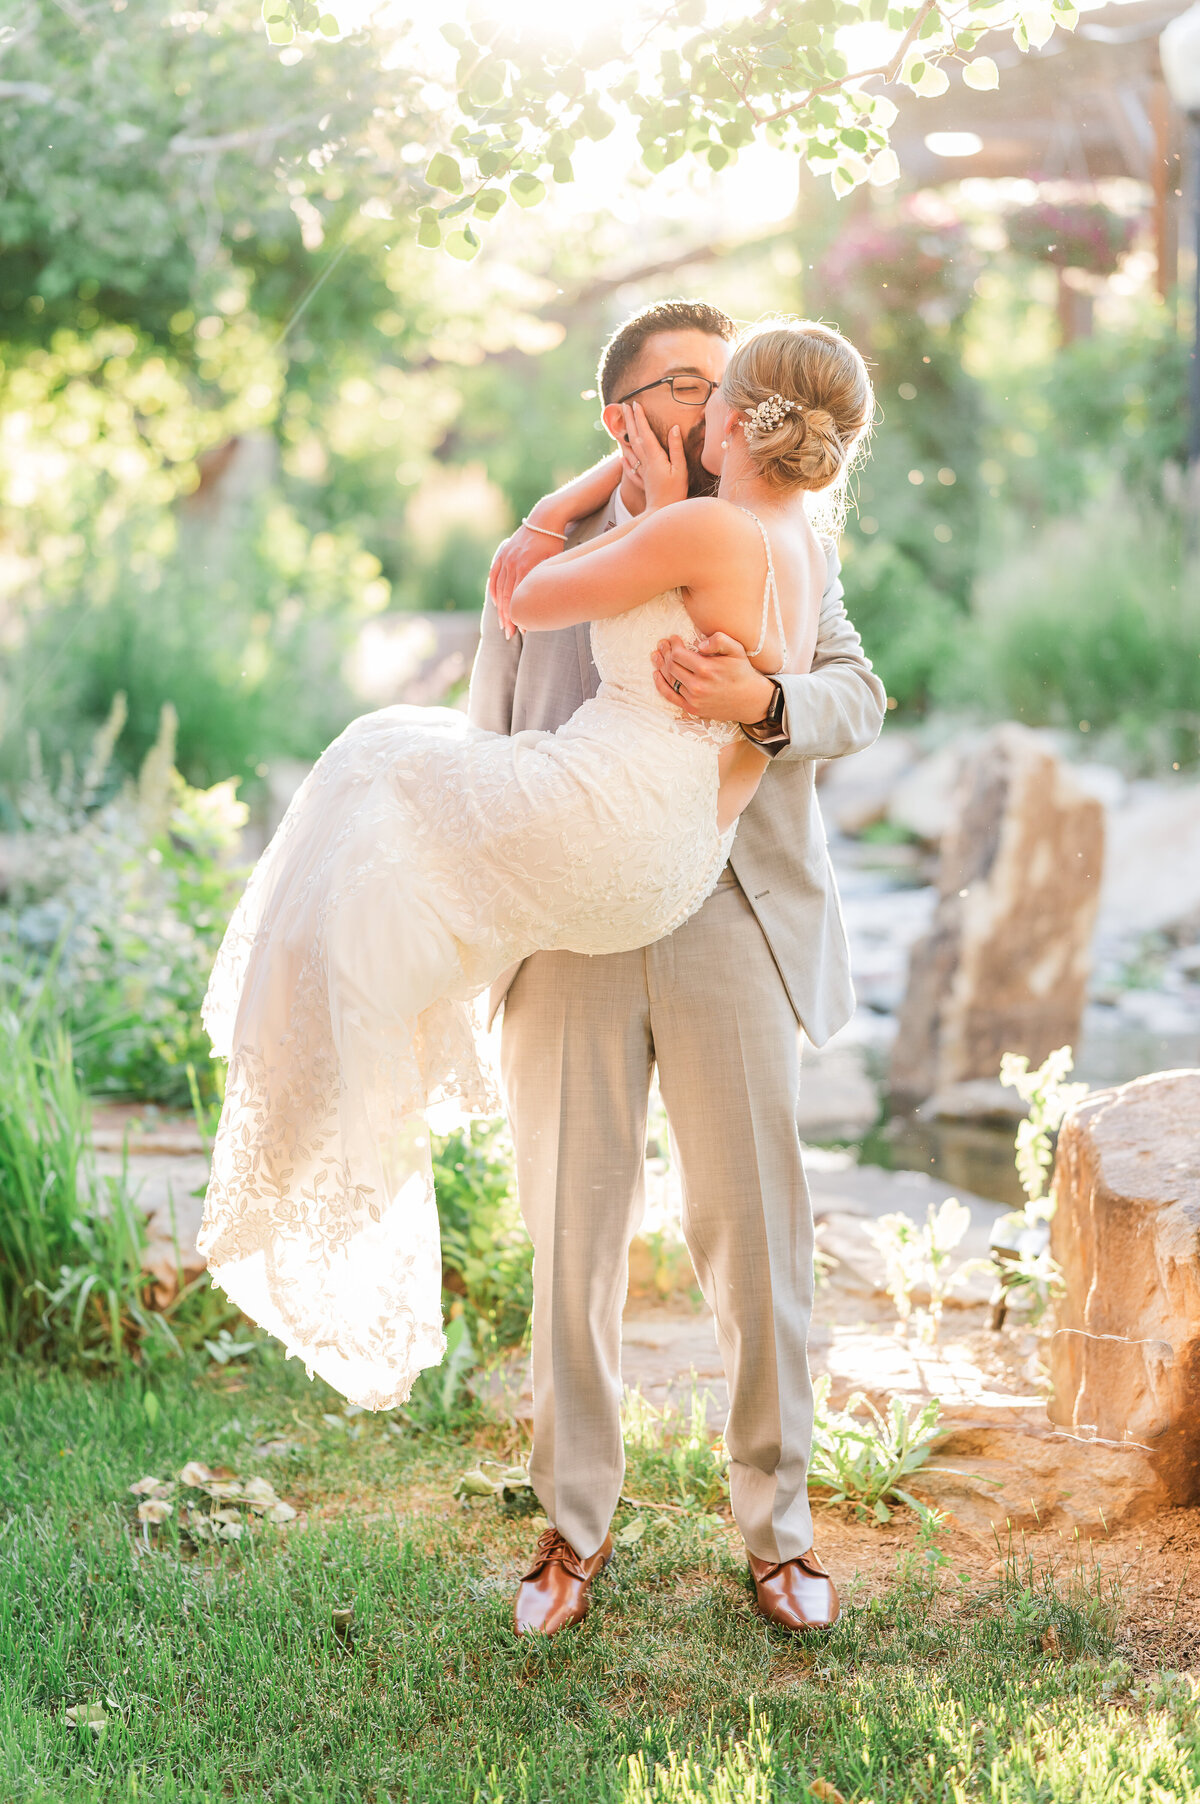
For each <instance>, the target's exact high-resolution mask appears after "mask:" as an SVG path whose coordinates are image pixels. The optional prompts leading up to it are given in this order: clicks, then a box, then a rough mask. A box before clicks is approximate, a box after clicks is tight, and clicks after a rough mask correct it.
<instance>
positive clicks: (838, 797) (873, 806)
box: [817, 728, 917, 837]
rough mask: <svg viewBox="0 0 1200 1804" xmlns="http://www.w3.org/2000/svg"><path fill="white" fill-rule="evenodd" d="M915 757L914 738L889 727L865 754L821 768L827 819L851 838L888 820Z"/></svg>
mask: <svg viewBox="0 0 1200 1804" xmlns="http://www.w3.org/2000/svg"><path fill="white" fill-rule="evenodd" d="M916 757H917V749H916V745H915V744H914V741H913V739H912V736H911V735H910V734H907V733H903V732H898V731H896V730H894V729H893V728H889V729H888V731H887V732H886V733H884V734H882V736H881V737H880V738H878V739H877V740H876V741H875V743H874V745H870V746H868V747H867V748H866V750H865V751H862V752H855V753H854V754H853V756H852V757H849V758H832V759H830V761H829V763H828V764H823V765H821V766H820V767H819V769H818V774H817V781H818V783H819V784H820V788H821V813H822V815H823V816H824V818H825V820H826V821H827V822H828V824H829V825H830V826H831V827H833V828H835V829H836V830H837V832H839V833H848V834H850V835H851V837H853V836H854V835H855V834H858V833H862V832H863V831H864V830H865V829H866V828H867V827H873V826H874V825H875V824H876V822H877V821H882V820H886V819H887V815H888V808H889V805H890V802H891V798H892V792H893V790H894V789H895V787H896V784H897V782H898V781H899V780H900V778H901V777H902V776H903V775H904V773H905V771H907V770H908V769H909V768H910V767H911V765H912V764H913V763H915V761H916Z"/></svg>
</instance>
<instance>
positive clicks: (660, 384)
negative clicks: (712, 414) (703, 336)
mask: <svg viewBox="0 0 1200 1804" xmlns="http://www.w3.org/2000/svg"><path fill="white" fill-rule="evenodd" d="M718 387H720V384H719V383H717V382H710V381H709V380H708V377H707V376H660V377H659V378H658V381H657V382H647V383H645V384H644V385H643V386H642V387H641V388H635V389H634V390H633V392H632V393H631V394H628V395H618V396H617V400H618V401H619V402H625V401H632V400H633V397H634V395H644V394H646V393H647V392H648V390H650V389H652V388H669V389H670V391H671V399H672V401H678V403H679V405H680V406H681V407H707V406H708V397H709V396H710V395H711V394H712V391H713V389H714V388H718Z"/></svg>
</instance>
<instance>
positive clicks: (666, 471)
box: [621, 401, 688, 513]
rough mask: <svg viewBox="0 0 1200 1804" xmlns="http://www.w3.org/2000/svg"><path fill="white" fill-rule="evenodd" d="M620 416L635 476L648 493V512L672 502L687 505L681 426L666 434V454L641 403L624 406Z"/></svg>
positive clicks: (653, 511) (627, 402) (646, 493)
mask: <svg viewBox="0 0 1200 1804" xmlns="http://www.w3.org/2000/svg"><path fill="white" fill-rule="evenodd" d="M621 412H622V414H623V415H624V416H625V434H626V440H625V442H626V444H627V446H628V448H629V455H630V457H631V458H632V460H633V464H632V474H633V478H634V481H635V482H636V483H639V484H640V485H641V487H642V489H643V491H644V492H645V496H646V512H647V513H655V512H657V510H658V509H659V508H660V507H669V506H670V505H671V503H672V502H673V501H686V500H687V492H688V469H687V457H686V456H685V454H684V449H683V434H682V433H681V432H680V430H679V428H678V426H672V427H671V429H670V431H669V432H668V433H667V443H666V448H665V450H664V448H663V446H662V445H661V443H660V442H659V439H658V436H657V434H656V433H655V432H654V431H653V429H652V428H651V425H650V422H649V420H648V419H647V418H646V415H645V413H644V412H643V411H642V406H641V403H640V402H639V401H624V402H622V403H621Z"/></svg>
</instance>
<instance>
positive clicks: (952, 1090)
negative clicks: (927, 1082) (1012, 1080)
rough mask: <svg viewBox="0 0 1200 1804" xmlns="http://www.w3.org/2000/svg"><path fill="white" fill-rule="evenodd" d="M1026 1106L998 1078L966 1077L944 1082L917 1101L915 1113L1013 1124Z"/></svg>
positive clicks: (938, 1118)
mask: <svg viewBox="0 0 1200 1804" xmlns="http://www.w3.org/2000/svg"><path fill="white" fill-rule="evenodd" d="M1028 1113H1029V1110H1028V1108H1027V1107H1026V1106H1025V1104H1024V1103H1023V1102H1022V1101H1021V1098H1020V1097H1019V1096H1018V1095H1017V1093H1016V1091H1015V1090H1010V1089H1009V1088H1007V1086H1006V1085H1004V1084H1002V1083H1001V1082H1000V1080H999V1078H989V1077H976V1078H969V1079H967V1080H966V1081H965V1082H964V1083H961V1084H946V1085H944V1086H943V1088H942V1089H940V1090H935V1091H934V1093H933V1095H932V1096H931V1097H929V1098H928V1100H927V1101H926V1102H923V1103H922V1104H921V1107H920V1108H919V1109H918V1110H917V1114H918V1115H919V1116H921V1117H922V1118H923V1119H924V1120H926V1121H974V1122H978V1123H979V1124H980V1125H982V1126H984V1127H1003V1128H1014V1127H1015V1126H1016V1125H1017V1123H1018V1121H1024V1119H1025V1117H1026V1115H1028Z"/></svg>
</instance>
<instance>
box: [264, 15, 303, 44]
mask: <svg viewBox="0 0 1200 1804" xmlns="http://www.w3.org/2000/svg"><path fill="white" fill-rule="evenodd" d="M295 35H296V32H295V28H294V26H293V25H292V24H291V23H290V21H289V20H287V19H276V21H275V23H274V24H273V25H268V26H267V37H268V38H269V39H270V41H271V43H272V44H290V43H291V42H292V40H293V38H294V37H295Z"/></svg>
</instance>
